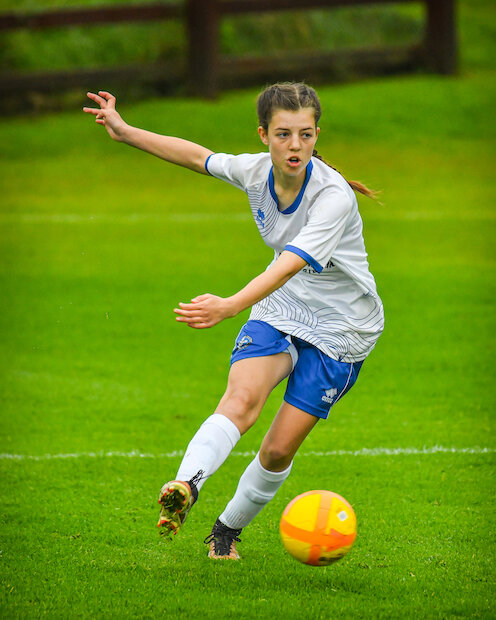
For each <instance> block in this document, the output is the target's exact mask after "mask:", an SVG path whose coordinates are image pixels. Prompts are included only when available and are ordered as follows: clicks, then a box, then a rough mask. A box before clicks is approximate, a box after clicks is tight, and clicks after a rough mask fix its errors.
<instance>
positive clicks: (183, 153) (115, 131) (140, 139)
mask: <svg viewBox="0 0 496 620" xmlns="http://www.w3.org/2000/svg"><path fill="white" fill-rule="evenodd" d="M88 97H89V98H90V99H92V100H93V101H94V102H95V103H97V104H98V105H99V106H100V108H83V111H84V112H87V113H88V114H93V115H94V116H95V117H96V118H95V122H96V123H97V124H99V125H103V126H104V127H105V129H106V130H107V132H108V134H109V136H110V137H111V138H112V139H113V140H116V141H117V142H124V143H125V144H129V145H130V146H134V147H136V148H137V149H141V150H142V151H146V152H147V153H151V154H152V155H155V156H156V157H160V158H161V159H165V161H168V162H171V163H172V164H177V165H179V166H184V167H185V168H189V169H190V170H194V171H195V172H200V173H202V174H208V173H207V171H206V169H205V162H206V160H207V157H208V156H209V155H211V154H212V152H213V151H211V150H209V149H206V148H205V147H203V146H200V145H199V144H196V143H195V142H189V141H188V140H183V139H182V138H174V137H172V136H162V135H160V134H157V133H153V132H151V131H146V130H144V129H138V128H137V127H132V126H131V125H128V124H127V123H125V122H124V121H123V120H122V117H121V115H120V114H119V113H118V112H117V110H116V109H115V101H116V99H115V97H114V96H113V95H111V94H110V93H107V92H105V91H99V93H98V95H96V94H95V93H88Z"/></svg>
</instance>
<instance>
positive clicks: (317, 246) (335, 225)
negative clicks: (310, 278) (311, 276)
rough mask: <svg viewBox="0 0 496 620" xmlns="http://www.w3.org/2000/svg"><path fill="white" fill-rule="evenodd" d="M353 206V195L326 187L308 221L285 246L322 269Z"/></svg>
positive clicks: (333, 249) (339, 237) (330, 255)
mask: <svg viewBox="0 0 496 620" xmlns="http://www.w3.org/2000/svg"><path fill="white" fill-rule="evenodd" d="M352 207H353V201H352V198H350V196H349V195H348V194H347V193H346V192H345V191H343V190H342V189H336V190H328V191H326V192H325V193H324V194H322V195H321V196H319V198H318V199H317V200H316V202H315V204H314V205H313V206H312V207H311V209H310V210H309V212H308V215H309V217H308V222H307V223H306V224H305V226H304V227H303V228H302V229H301V230H300V232H299V233H298V234H297V235H296V237H295V238H294V239H293V240H292V241H290V242H289V243H288V244H287V245H286V247H285V248H284V249H285V250H288V251H289V252H294V253H295V254H298V256H301V257H302V258H303V259H304V260H305V261H306V262H307V263H308V264H309V265H310V266H311V267H313V268H314V269H315V271H317V272H319V273H320V272H321V271H322V269H323V268H324V266H325V265H326V264H327V262H328V261H329V260H330V259H331V257H332V255H333V253H334V251H335V249H336V247H337V245H338V243H339V241H340V239H341V236H342V235H343V231H344V229H345V227H346V222H347V220H348V217H349V215H350V213H351V210H352Z"/></svg>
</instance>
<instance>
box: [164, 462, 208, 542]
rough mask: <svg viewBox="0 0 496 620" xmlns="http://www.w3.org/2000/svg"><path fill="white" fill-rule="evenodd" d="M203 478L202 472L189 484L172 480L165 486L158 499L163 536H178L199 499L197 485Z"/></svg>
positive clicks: (189, 481)
mask: <svg viewBox="0 0 496 620" xmlns="http://www.w3.org/2000/svg"><path fill="white" fill-rule="evenodd" d="M202 476H203V470H200V471H199V472H198V473H197V474H196V475H194V476H193V478H191V480H188V481H187V482H182V481H181V480H172V481H171V482H166V483H165V484H164V486H163V487H162V489H161V490H160V495H159V497H158V503H159V504H160V505H161V509H160V516H159V519H158V523H157V527H160V528H163V529H162V531H161V532H160V533H161V534H174V535H175V534H177V532H178V530H179V528H180V527H181V525H182V524H183V523H184V521H185V520H186V517H187V516H188V512H189V511H190V510H191V507H192V506H193V504H194V503H195V502H196V500H197V499H198V489H197V487H196V483H197V482H199V480H200V479H201V478H202Z"/></svg>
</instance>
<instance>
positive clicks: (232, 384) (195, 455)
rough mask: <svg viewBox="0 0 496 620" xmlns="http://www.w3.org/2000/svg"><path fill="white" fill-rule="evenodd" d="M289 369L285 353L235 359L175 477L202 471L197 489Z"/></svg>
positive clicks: (287, 357)
mask: <svg viewBox="0 0 496 620" xmlns="http://www.w3.org/2000/svg"><path fill="white" fill-rule="evenodd" d="M291 369H292V362H291V357H290V356H289V355H288V354H287V353H279V354H277V355H269V356H266V357H256V358H248V359H243V360H239V361H238V362H235V363H234V364H233V365H232V366H231V370H230V372H229V379H228V383H227V389H226V392H225V394H224V396H223V397H222V399H221V401H220V403H219V405H218V406H217V409H216V413H214V414H213V415H211V416H210V417H209V418H207V420H205V422H204V423H203V424H202V426H201V427H200V429H199V430H198V432H197V433H196V435H195V436H194V437H193V439H192V440H191V442H190V443H189V445H188V447H187V449H186V453H185V455H184V458H183V460H182V463H181V465H180V467H179V471H178V474H177V480H189V479H190V478H192V477H193V476H195V475H196V474H197V473H198V471H200V470H203V475H202V477H201V479H200V480H198V482H196V486H197V488H198V490H199V489H200V488H201V486H202V485H203V483H204V481H205V480H206V479H207V478H208V477H209V476H211V475H212V474H213V473H214V472H215V471H217V469H218V468H219V467H220V466H221V465H222V463H223V462H224V461H225V460H226V458H227V457H228V455H229V453H230V452H231V450H232V449H233V448H234V446H235V445H236V443H237V442H238V440H239V438H240V437H241V435H243V434H244V433H246V431H247V430H248V429H249V428H250V427H251V426H252V425H253V424H254V423H255V421H256V419H257V418H258V416H259V414H260V411H261V410H262V407H263V406H264V404H265V401H266V400H267V398H268V396H269V394H270V393H271V391H272V390H273V389H274V387H275V386H276V385H277V384H278V383H280V382H281V381H282V380H283V379H284V378H285V377H287V376H288V375H289V373H290V372H291Z"/></svg>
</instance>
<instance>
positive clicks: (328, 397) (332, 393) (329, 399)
mask: <svg viewBox="0 0 496 620" xmlns="http://www.w3.org/2000/svg"><path fill="white" fill-rule="evenodd" d="M337 393H338V391H337V389H336V388H331V389H330V390H326V391H325V396H322V400H323V401H324V402H325V403H329V404H330V405H332V403H333V402H334V399H335V398H336V395H337Z"/></svg>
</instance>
